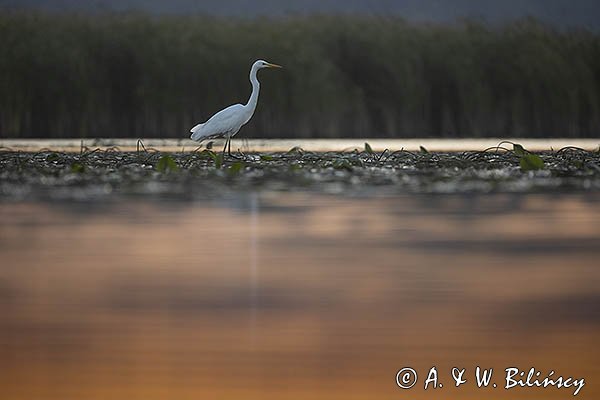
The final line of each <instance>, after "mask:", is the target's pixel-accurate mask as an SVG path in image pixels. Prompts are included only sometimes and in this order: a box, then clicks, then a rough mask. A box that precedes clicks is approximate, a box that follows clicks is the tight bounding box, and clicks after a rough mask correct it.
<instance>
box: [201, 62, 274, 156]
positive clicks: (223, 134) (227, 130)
mask: <svg viewBox="0 0 600 400" xmlns="http://www.w3.org/2000/svg"><path fill="white" fill-rule="evenodd" d="M262 68H281V66H279V65H277V64H271V63H269V62H266V61H263V60H258V61H256V62H255V63H254V64H252V68H251V69H250V82H251V83H252V94H251V95H250V99H248V103H246V104H234V105H232V106H229V107H227V108H225V109H224V110H221V111H219V112H218V113H216V114H215V115H213V116H212V117H210V118H209V119H208V121H206V122H204V123H202V124H198V125H196V126H194V127H193V128H192V129H191V131H190V132H192V135H191V136H190V138H191V139H192V140H194V141H196V142H202V141H204V140H207V139H216V138H225V147H227V144H229V154H231V138H232V137H233V136H234V135H235V134H236V133H238V132H239V130H240V128H241V127H242V126H244V125H245V124H246V123H247V122H248V121H250V118H252V115H253V114H254V110H255V109H256V103H258V93H259V92H260V83H259V82H258V78H257V77H256V74H257V73H258V70H260V69H262ZM223 152H225V148H223Z"/></svg>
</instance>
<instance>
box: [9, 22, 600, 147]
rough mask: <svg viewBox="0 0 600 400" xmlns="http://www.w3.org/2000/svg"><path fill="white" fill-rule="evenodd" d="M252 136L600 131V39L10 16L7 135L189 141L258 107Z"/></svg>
mask: <svg viewBox="0 0 600 400" xmlns="http://www.w3.org/2000/svg"><path fill="white" fill-rule="evenodd" d="M257 58H264V59H267V60H269V61H273V62H276V63H280V64H283V65H284V66H285V67H286V68H285V69H284V70H282V71H275V72H271V73H263V74H261V76H260V79H261V81H262V83H263V85H262V92H261V97H262V98H261V102H260V104H259V106H258V110H257V113H256V115H255V116H254V118H253V120H252V121H251V122H250V123H249V124H248V125H247V126H246V127H244V128H243V135H244V136H245V137H267V138H268V137H296V138H307V137H418V136H421V137H425V136H442V137H454V136H468V137H485V136H488V137H500V136H504V137H506V136H510V137H518V136H528V137H546V136H561V137H596V136H598V135H599V134H600V35H598V34H595V33H592V32H589V31H585V30H582V31H560V30H555V29H553V28H550V27H548V26H544V25H542V24H540V23H539V22H536V21H533V20H523V21H519V22H514V23H511V24H508V25H505V26H503V27H495V28H492V27H489V26H486V25H484V24H481V23H478V22H472V21H464V22H460V23H456V24H453V25H426V24H420V25H415V24H409V23H406V22H405V21H403V20H401V19H399V18H387V19H385V18H375V17H358V16H356V17H353V16H345V17H331V16H312V17H288V18H277V19H231V18H212V17H211V18H209V17H204V16H185V17H181V16H177V17H175V16H160V17H156V16H150V15H145V14H138V13H132V14H94V15H80V14H52V13H40V12H8V11H4V12H0V136H2V137H18V138H25V137H185V136H187V135H188V130H189V128H190V127H191V126H193V125H194V124H195V123H197V122H200V121H203V120H205V119H206V118H207V117H209V116H210V115H212V113H213V112H215V111H217V110H219V109H221V108H223V107H224V106H227V105H229V104H232V103H235V102H239V101H246V99H247V97H248V95H249V93H250V84H249V82H248V69H249V67H250V64H251V63H252V61H254V60H255V59H257Z"/></svg>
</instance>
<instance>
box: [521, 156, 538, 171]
mask: <svg viewBox="0 0 600 400" xmlns="http://www.w3.org/2000/svg"><path fill="white" fill-rule="evenodd" d="M519 164H520V165H521V170H522V171H536V170H538V169H543V168H544V160H542V159H541V158H540V156H538V155H537V154H532V153H529V154H526V155H524V156H523V157H521V160H520V161H519Z"/></svg>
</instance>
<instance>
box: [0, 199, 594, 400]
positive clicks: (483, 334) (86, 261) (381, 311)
mask: <svg viewBox="0 0 600 400" xmlns="http://www.w3.org/2000/svg"><path fill="white" fill-rule="evenodd" d="M597 201H598V198H597V196H590V195H586V196H583V195H561V196H549V195H481V196H406V197H393V198H379V199H343V198H336V197H327V196H310V195H292V194H287V195H280V196H274V195H267V194H264V195H260V196H259V195H249V196H247V197H245V198H241V199H237V200H236V201H231V202H229V203H228V204H227V205H218V204H216V203H202V204H199V203H196V204H190V203H169V204H166V205H160V204H157V203H152V202H133V201H132V202H124V203H115V204H112V205H104V206H99V205H89V204H68V205H57V204H39V203H30V204H2V205H0V218H1V219H2V221H3V222H2V225H1V226H0V255H1V259H2V267H1V268H0V313H1V314H0V315H1V317H0V371H1V373H0V394H2V396H1V397H2V398H3V399H4V398H6V399H56V398H60V399H145V400H148V399H199V398H218V399H229V398H231V399H238V398H246V399H252V398H257V399H282V398H285V399H306V398H312V399H331V398H334V399H335V398H339V399H355V398H356V399H364V398H379V399H397V398H423V399H429V398H436V399H446V398H473V399H475V398H482V397H487V398H504V399H506V398H515V399H516V398H519V399H520V398H540V397H541V396H543V398H551V399H553V398H556V399H559V398H570V397H572V390H568V389H553V388H549V389H545V390H540V389H537V390H532V389H528V390H525V389H511V391H505V390H504V389H501V388H498V389H492V388H489V389H476V388H475V385H474V384H472V383H471V382H469V383H468V384H465V385H463V386H461V387H460V388H454V387H453V386H454V385H453V381H452V379H451V376H450V373H449V372H450V369H451V368H452V367H461V368H467V375H468V378H469V379H472V378H473V377H472V374H473V369H474V368H475V367H476V366H478V365H479V366H482V367H488V368H491V367H494V368H495V371H496V373H497V374H498V376H497V379H496V381H497V382H498V384H499V385H502V384H503V380H502V376H503V369H504V368H506V367H511V366H515V367H520V368H522V369H524V370H528V369H529V368H530V367H537V369H538V370H540V371H542V374H547V373H548V371H549V370H550V369H553V370H555V371H557V374H562V375H565V376H573V377H577V378H580V377H584V378H585V379H586V386H585V387H584V388H583V389H582V391H581V393H580V395H579V397H582V398H595V397H597V396H598V395H599V394H600V389H599V386H598V383H597V379H598V378H599V377H600V375H599V372H600V371H599V368H598V366H597V362H598V360H599V355H600V352H599V351H598V349H597V345H596V344H597V341H598V337H600V336H599V333H600V311H599V304H600V302H599V300H600V291H599V289H598V287H599V283H600V271H599V270H598V257H599V256H600V247H599V245H600V240H599V238H600V208H599V207H598V206H597V204H598V202H597ZM434 365H435V366H436V367H438V369H439V371H440V381H441V382H443V383H444V388H442V389H438V390H436V391H435V392H433V391H432V390H431V389H430V390H428V391H424V390H423V387H422V385H423V381H424V378H425V375H426V372H427V370H428V368H430V367H431V366H434ZM405 366H412V367H413V368H415V369H416V370H417V371H418V372H419V379H420V381H419V383H418V384H417V386H415V387H414V388H413V389H411V390H410V391H402V390H401V389H399V388H398V387H397V386H396V384H395V374H396V372H397V371H398V370H399V369H400V368H402V367H405Z"/></svg>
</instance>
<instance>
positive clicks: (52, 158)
mask: <svg viewBox="0 0 600 400" xmlns="http://www.w3.org/2000/svg"><path fill="white" fill-rule="evenodd" d="M59 158H60V157H59V156H58V154H56V153H52V154H48V155H47V156H46V161H48V162H52V161H58V159H59Z"/></svg>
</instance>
